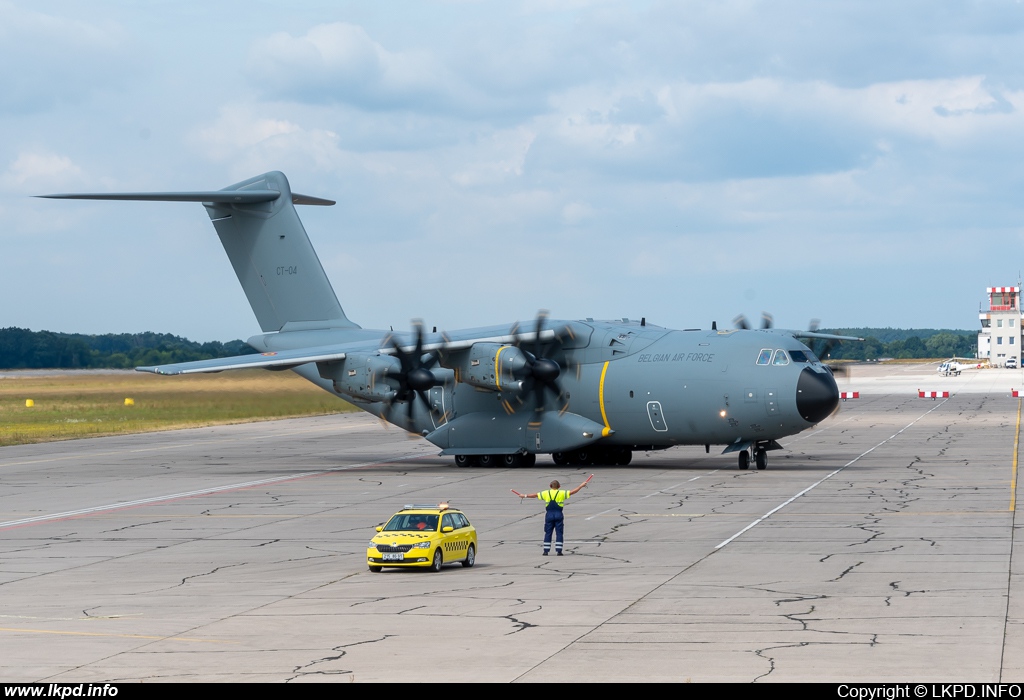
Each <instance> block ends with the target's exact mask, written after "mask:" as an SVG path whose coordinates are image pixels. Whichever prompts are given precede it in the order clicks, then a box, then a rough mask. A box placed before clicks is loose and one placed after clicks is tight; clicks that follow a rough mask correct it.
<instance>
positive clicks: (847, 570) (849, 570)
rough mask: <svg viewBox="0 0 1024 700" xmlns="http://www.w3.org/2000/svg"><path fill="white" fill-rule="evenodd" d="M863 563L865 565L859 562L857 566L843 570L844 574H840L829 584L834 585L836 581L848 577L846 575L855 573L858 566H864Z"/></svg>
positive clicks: (830, 580) (853, 565) (852, 565)
mask: <svg viewBox="0 0 1024 700" xmlns="http://www.w3.org/2000/svg"><path fill="white" fill-rule="evenodd" d="M863 563H864V562H862V561H859V562H857V563H856V564H851V565H850V566H848V567H846V568H845V569H843V572H842V573H841V574H839V575H838V576H836V577H835V578H833V579H829V582H830V583H834V582H836V581H838V580H840V579H841V578H843V577H844V576H846V574H848V573H850V572H851V571H853V570H854V569H856V568H857V567H858V566H860V565H861V564H863Z"/></svg>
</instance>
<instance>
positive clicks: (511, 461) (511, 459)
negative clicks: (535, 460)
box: [501, 452, 523, 467]
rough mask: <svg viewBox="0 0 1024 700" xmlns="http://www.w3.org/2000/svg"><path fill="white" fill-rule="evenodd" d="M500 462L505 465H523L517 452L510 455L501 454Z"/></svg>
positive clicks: (521, 458) (521, 457)
mask: <svg viewBox="0 0 1024 700" xmlns="http://www.w3.org/2000/svg"><path fill="white" fill-rule="evenodd" d="M501 463H502V464H503V465H504V466H506V467H521V466H523V456H522V455H521V454H519V453H518V452H515V453H513V454H510V455H502V456H501Z"/></svg>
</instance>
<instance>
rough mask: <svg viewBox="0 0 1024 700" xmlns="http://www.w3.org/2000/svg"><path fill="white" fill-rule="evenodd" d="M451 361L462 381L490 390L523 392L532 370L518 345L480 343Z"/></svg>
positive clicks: (456, 374)
mask: <svg viewBox="0 0 1024 700" xmlns="http://www.w3.org/2000/svg"><path fill="white" fill-rule="evenodd" d="M459 355H461V357H458V359H456V360H455V361H454V362H452V363H451V364H448V366H449V367H451V368H452V369H454V370H455V376H456V378H457V379H458V381H460V382H466V383H467V384H471V385H472V386H475V387H478V388H480V389H488V390H490V391H519V390H520V389H522V384H523V382H522V379H523V377H525V376H526V375H527V374H528V373H529V365H528V363H527V360H526V357H525V356H524V355H523V351H522V350H520V349H519V348H517V347H515V346H514V345H502V344H500V343H476V344H475V345H473V346H472V347H470V348H469V349H468V350H466V351H464V352H462V353H459Z"/></svg>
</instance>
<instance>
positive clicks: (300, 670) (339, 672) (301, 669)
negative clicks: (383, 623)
mask: <svg viewBox="0 0 1024 700" xmlns="http://www.w3.org/2000/svg"><path fill="white" fill-rule="evenodd" d="M395 636H397V635H394V634H385V635H384V636H383V637H381V638H380V639H367V640H364V641H362V642H353V643H351V644H339V645H338V646H336V647H331V651H333V652H337V653H336V654H335V655H334V656H324V657H323V658H320V659H314V660H313V661H310V662H309V663H307V664H303V665H301V666H296V667H295V668H294V669H292V673H294V674H295V675H294V676H291V677H290V678H286V679H285V683H290V682H291V681H293V680H295V679H296V678H302V677H304V676H349V680H350V681H354V680H355V671H352V670H351V669H334V670H323V671H321V670H317V671H306V670H305V669H308V668H311V667H313V666H316V665H317V664H323V663H329V662H331V661H338V660H340V659H341V658H342V657H344V656H345V655H346V654H348V652H347V651H345V650H346V649H348V648H349V647H356V646H361V645H363V644H376V643H377V642H383V641H384V640H386V639H389V638H391V637H395Z"/></svg>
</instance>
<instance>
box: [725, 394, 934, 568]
mask: <svg viewBox="0 0 1024 700" xmlns="http://www.w3.org/2000/svg"><path fill="white" fill-rule="evenodd" d="M947 401H949V399H944V400H943V401H942V402H941V403H938V404H936V405H935V406H933V407H932V408H931V409H930V410H928V411H925V412H924V413H922V414H921V415H919V416H918V417H917V418H915V419H914V420H912V421H910V422H909V423H907V424H906V425H905V426H903V427H902V428H900V429H899V430H897V431H896V432H895V433H893V434H892V435H890V436H889V437H887V438H886V439H884V440H882V441H881V442H880V443H878V444H877V445H875V446H874V447H872V448H871V449H869V450H865V451H864V452H862V453H860V454H859V455H857V456H856V457H854V458H853V459H851V460H850V461H849V462H847V463H846V464H844V465H843V466H841V467H839V468H838V469H836V470H835V471H834V472H832V473H831V474H827V475H826V476H824V477H822V478H821V479H819V480H818V481H816V482H815V483H813V484H811V485H810V486H808V487H807V488H805V489H804V490H803V491H801V492H800V493H798V494H796V495H795V496H793V497H792V498H790V499H789V500H787V501H786V502H785V503H780V504H779V505H777V506H775V507H774V508H772V509H771V510H770V511H768V512H767V513H765V514H764V515H762V516H761V517H760V518H758V519H757V520H755V521H754V522H752V523H750V524H749V525H747V526H746V527H745V528H743V529H742V530H740V531H739V532H737V533H736V534H735V535H733V536H732V537H730V538H729V539H727V540H725V541H724V542H722V543H720V544H718V545H716V546H715V550H719V549H721V548H722V547H724V546H725V545H727V544H729V543H730V542H732V541H733V540H735V539H736V538H737V537H739V536H740V535H742V534H743V533H744V532H746V531H747V530H750V529H751V528H753V527H756V526H757V525H759V524H761V523H762V522H764V521H765V520H767V519H768V518H769V517H770V516H772V515H773V514H775V513H777V512H779V511H780V510H782V509H783V508H785V507H786V506H788V505H789V504H790V503H792V502H793V501H795V500H796V499H798V498H800V497H801V496H803V495H804V494H805V493H807V492H808V491H810V490H811V489H813V488H815V487H816V486H818V485H819V484H821V483H823V482H825V481H827V480H828V479H831V478H832V477H833V476H835V475H836V474H838V473H839V472H841V471H843V470H844V469H846V468H847V467H848V466H850V465H851V464H853V463H854V462H858V461H860V459H861V458H862V457H865V456H866V455H868V454H870V453H872V452H874V451H875V450H877V449H878V448H879V447H881V446H882V445H884V444H885V443H887V442H889V441H890V440H892V439H893V438H895V437H898V436H899V435H900V434H901V433H902V432H903V431H904V430H906V429H907V428H909V427H911V426H912V425H914V424H915V423H917V422H918V421H919V420H921V419H922V418H924V417H925V416H927V415H928V414H929V413H931V412H932V411H934V410H936V409H937V408H939V407H941V406H942V405H943V404H945V403H946V402H947Z"/></svg>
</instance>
